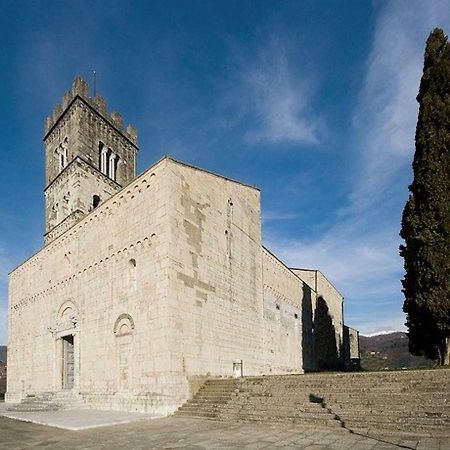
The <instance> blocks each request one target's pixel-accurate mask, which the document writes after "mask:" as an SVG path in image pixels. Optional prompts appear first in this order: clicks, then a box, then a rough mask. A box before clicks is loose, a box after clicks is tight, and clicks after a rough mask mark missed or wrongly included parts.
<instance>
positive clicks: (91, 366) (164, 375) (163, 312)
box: [7, 161, 186, 413]
mask: <svg viewBox="0 0 450 450" xmlns="http://www.w3.org/2000/svg"><path fill="white" fill-rule="evenodd" d="M165 168H166V162H165V161H162V162H160V163H159V164H157V165H155V166H154V167H152V168H151V170H149V171H147V172H146V173H144V174H143V175H141V176H140V177H139V178H137V179H136V180H135V181H134V182H133V183H131V184H130V185H129V186H128V187H127V188H126V189H124V190H122V191H120V192H119V193H118V194H116V195H115V196H114V197H112V198H111V199H109V200H108V201H106V202H105V203H103V204H101V205H100V206H99V207H98V208H97V209H96V210H95V211H93V212H92V213H91V214H89V216H88V217H86V218H85V219H83V220H82V221H81V222H79V223H78V224H76V225H75V226H74V227H72V228H71V229H70V230H68V231H67V232H66V233H65V234H64V235H62V236H60V237H59V238H57V239H56V240H55V241H53V242H51V243H50V244H49V245H47V246H46V247H45V248H44V249H43V250H41V251H40V252H39V253H37V254H36V255H34V256H33V257H31V258H30V259H29V260H28V261H26V262H25V263H24V264H22V265H21V266H19V267H18V268H17V269H15V270H14V271H13V272H12V273H11V275H10V293H9V310H10V314H9V342H8V350H9V354H8V372H9V377H8V393H7V401H18V400H20V399H21V398H24V397H25V396H26V394H31V393H33V394H39V393H43V392H57V391H61V390H62V387H63V386H62V366H61V360H62V342H63V339H64V338H65V337H66V338H67V336H69V335H71V336H73V339H74V350H75V358H74V362H75V379H74V391H76V392H77V393H78V392H79V393H81V395H82V396H83V397H84V398H85V399H86V400H87V401H88V402H89V403H91V404H92V405H93V406H95V407H97V408H113V409H123V410H147V409H148V410H152V411H156V412H161V413H165V412H168V411H171V410H173V409H174V407H175V405H177V404H178V402H179V400H178V398H177V395H178V394H177V393H178V392H184V390H185V389H186V387H185V385H186V381H185V379H184V378H183V377H181V376H179V374H176V373H174V370H175V369H174V365H173V361H172V360H171V350H172V349H171V347H170V345H171V340H172V338H171V336H170V335H171V324H169V323H168V319H167V318H168V304H167V292H168V291H167V287H168V258H167V254H168V243H169V228H168V220H167V201H168V199H169V197H170V192H169V186H168V184H167V182H166V180H167V178H166V177H165V176H164V171H165Z"/></svg>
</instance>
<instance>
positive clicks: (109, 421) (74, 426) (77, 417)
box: [0, 402, 161, 431]
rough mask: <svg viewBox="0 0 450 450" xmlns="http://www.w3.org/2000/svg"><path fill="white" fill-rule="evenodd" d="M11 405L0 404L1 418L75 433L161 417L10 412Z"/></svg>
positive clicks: (87, 412) (76, 411)
mask: <svg viewBox="0 0 450 450" xmlns="http://www.w3.org/2000/svg"><path fill="white" fill-rule="evenodd" d="M11 405H14V404H11V403H1V402H0V416H4V417H8V418H10V419H17V420H21V421H23V422H32V423H36V424H39V425H48V426H51V427H56V428H63V429H66V430H73V431H78V430H86V429H88V428H97V427H104V426H110V425H118V424H122V423H129V422H135V421H137V420H143V419H147V420H149V419H155V418H157V417H161V416H158V415H155V414H150V413H137V412H124V411H100V410H95V409H68V410H57V411H33V412H28V411H8V407H9V406H11Z"/></svg>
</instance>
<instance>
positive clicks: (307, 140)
mask: <svg viewBox="0 0 450 450" xmlns="http://www.w3.org/2000/svg"><path fill="white" fill-rule="evenodd" d="M436 26H440V27H443V28H444V30H446V31H447V32H450V8H448V2H446V1H433V0H428V1H415V0H405V1H404V0H395V1H394V0H392V1H374V2H370V1H360V0H354V1H351V0H346V1H345V2H342V1H338V0H335V1H318V0H304V1H298V0H297V1H279V0H277V1H244V0H240V1H231V0H227V1H207V0H203V1H194V0H192V1H189V2H187V1H168V0H165V1H159V2H156V1H152V2H151V1H142V2H140V1H137V0H136V1H128V2H125V1H64V2H58V1H44V0H40V1H38V2H37V1H31V0H30V1H18V0H14V1H9V0H2V2H1V5H0V42H1V45H0V63H1V67H2V71H1V72H0V96H1V102H0V123H1V130H2V133H3V139H2V144H1V146H0V151H1V161H2V162H1V169H2V170H1V172H2V184H3V186H2V187H3V195H1V196H0V212H1V214H0V344H4V343H6V313H7V273H8V272H9V271H10V270H11V269H12V268H13V267H15V266H16V265H18V264H19V263H20V262H22V261H23V260H24V259H26V258H27V257H28V256H29V255H30V254H32V253H33V252H35V251H36V250H38V249H39V248H40V246H41V245H42V234H43V213H44V210H43V201H44V197H43V192H42V191H43V188H44V151H43V145H42V137H43V123H44V119H45V117H46V116H47V115H48V114H50V113H51V111H52V109H53V107H54V105H55V104H56V103H57V102H58V101H59V100H60V98H61V97H62V94H63V92H64V91H66V90H68V89H69V88H70V85H71V82H72V80H73V78H74V77H75V76H76V75H77V74H81V75H82V76H84V77H85V78H86V79H87V80H91V79H92V75H91V74H92V71H93V70H96V71H97V74H98V75H97V86H98V92H99V93H100V94H101V95H103V96H104V97H105V98H106V99H107V101H108V105H109V108H110V109H111V110H114V109H115V110H118V111H120V112H121V113H122V114H123V115H124V117H125V121H126V122H127V123H128V122H130V123H133V124H134V125H135V126H136V127H137V128H138V131H139V142H140V147H141V152H140V155H139V163H138V168H139V171H142V170H144V169H145V168H146V167H148V166H149V165H150V164H152V163H153V162H155V161H156V160H157V159H159V158H160V157H161V156H162V155H164V154H170V155H173V156H174V157H176V158H178V159H181V160H183V161H186V162H190V163H193V164H195V165H199V166H202V167H205V168H207V169H209V170H212V171H215V172H219V173H221V174H223V175H226V176H228V177H232V178H235V179H238V180H242V181H244V182H247V183H250V184H253V185H257V186H259V187H260V188H261V189H262V206H263V238H264V242H265V244H266V245H267V246H268V247H269V248H270V249H271V250H272V251H274V252H275V253H277V254H278V255H279V256H280V257H281V258H282V259H283V260H284V261H285V262H286V263H287V264H288V265H291V266H296V267H310V268H319V269H320V270H322V271H323V272H324V273H325V274H326V275H327V277H328V278H329V279H330V280H331V281H332V282H334V283H335V285H336V286H337V288H338V289H339V290H340V291H341V292H342V293H343V295H344V296H345V313H346V321H347V323H348V324H350V325H353V326H356V327H357V328H359V329H360V330H361V331H362V332H363V333H365V334H368V333H375V332H379V331H383V330H400V329H403V323H404V316H403V313H402V293H401V290H400V289H401V285H400V279H401V277H402V273H403V269H402V260H401V259H400V257H399V256H398V245H399V244H400V238H399V236H398V232H399V227H400V217H401V211H402V208H403V205H404V202H405V199H406V197H407V186H408V184H409V182H410V181H411V168H410V167H411V161H412V155H413V150H414V130H415V123H416V116H417V103H416V101H415V97H416V94H417V90H418V84H419V80H420V76H421V70H422V61H423V48H424V43H425V40H426V38H427V36H428V34H429V32H430V31H431V30H432V28H434V27H436Z"/></svg>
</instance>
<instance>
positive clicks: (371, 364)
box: [359, 332, 435, 370]
mask: <svg viewBox="0 0 450 450" xmlns="http://www.w3.org/2000/svg"><path fill="white" fill-rule="evenodd" d="M359 344H360V350H361V366H362V368H363V369H364V370H391V369H403V368H405V369H417V368H425V367H433V366H434V365H435V362H434V361H431V360H429V359H426V358H424V357H422V356H413V355H411V354H410V353H409V350H408V336H407V335H406V333H402V332H395V333H389V334H380V335H377V336H371V337H368V336H360V341H359Z"/></svg>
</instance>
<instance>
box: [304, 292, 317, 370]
mask: <svg viewBox="0 0 450 450" xmlns="http://www.w3.org/2000/svg"><path fill="white" fill-rule="evenodd" d="M302 352H303V369H304V371H305V372H313V371H315V370H317V369H316V362H315V351H314V320H313V305H312V292H311V288H310V287H309V286H308V285H307V284H306V283H303V300H302Z"/></svg>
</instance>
